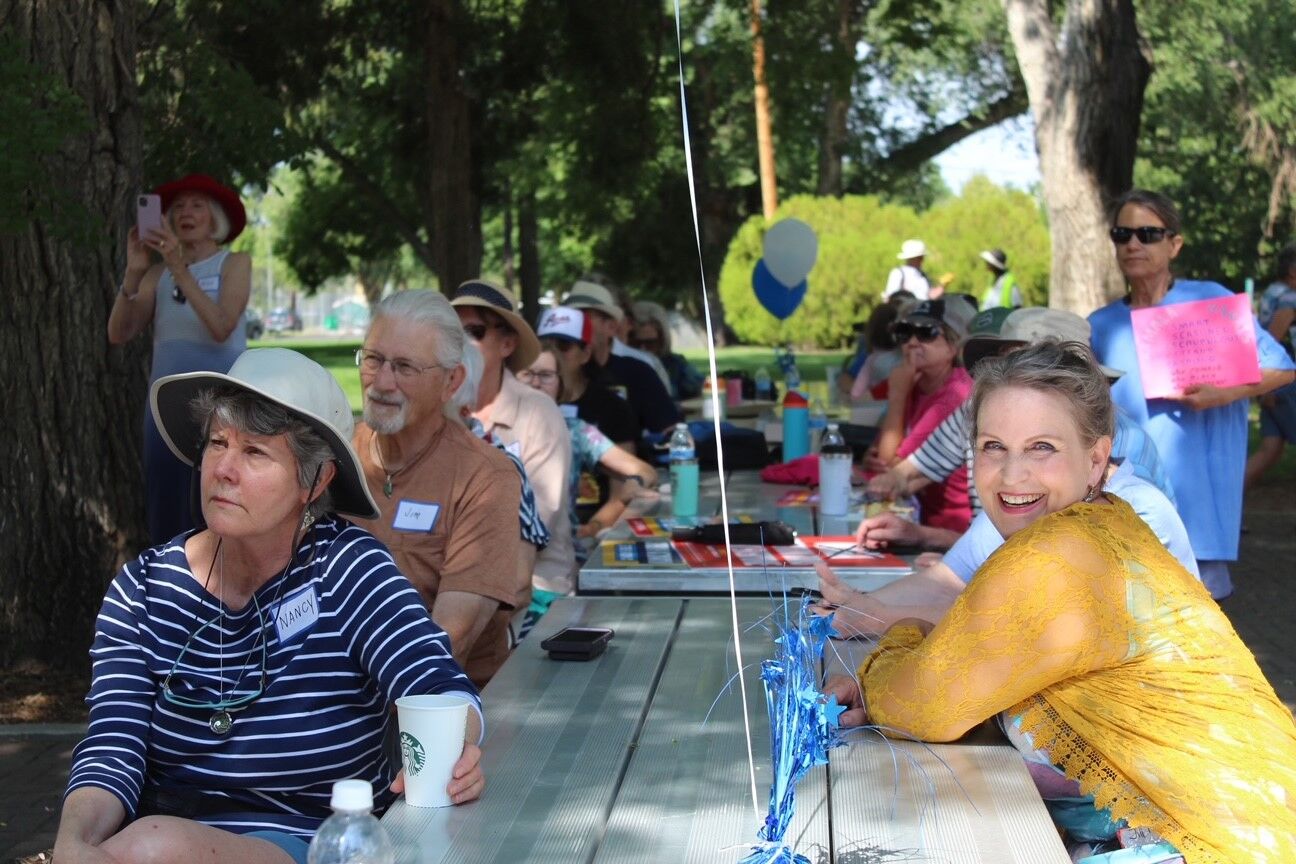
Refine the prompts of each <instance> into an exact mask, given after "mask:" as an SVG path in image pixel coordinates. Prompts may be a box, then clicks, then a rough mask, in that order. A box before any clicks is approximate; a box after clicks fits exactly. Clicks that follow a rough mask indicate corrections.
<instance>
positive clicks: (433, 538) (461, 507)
mask: <svg viewBox="0 0 1296 864" xmlns="http://www.w3.org/2000/svg"><path fill="white" fill-rule="evenodd" d="M464 338H465V337H464V331H463V327H462V326H460V324H459V316H458V315H457V314H456V313H455V310H454V309H453V307H451V306H450V303H449V301H448V300H446V298H445V296H444V295H442V294H441V293H440V292H438V291H403V292H399V293H396V294H393V295H391V296H390V297H388V298H387V299H386V300H384V301H383V302H382V303H380V304H378V306H377V307H376V308H375V309H374V311H373V319H372V321H371V323H370V325H369V332H368V333H367V334H366V335H365V341H364V347H363V348H361V349H360V350H359V351H357V352H356V364H357V365H358V366H359V367H360V385H361V387H362V388H363V391H364V422H363V423H360V424H357V426H356V432H355V437H354V439H353V441H352V443H353V444H354V446H355V450H356V453H357V454H359V456H360V462H361V464H362V466H363V467H364V473H365V480H366V482H367V483H368V484H369V489H370V491H371V492H372V493H373V497H374V500H375V501H377V502H378V509H379V510H380V511H381V512H382V515H381V516H380V517H379V518H378V519H377V520H374V521H360V522H359V523H358V524H360V525H361V526H362V527H364V528H366V529H367V530H369V531H371V532H372V533H373V534H374V535H375V536H376V537H377V538H378V539H379V540H381V541H382V542H383V543H385V544H386V545H387V548H388V549H390V550H391V553H392V557H393V558H395V559H396V565H397V566H398V567H399V568H400V570H401V572H402V573H404V574H405V576H406V577H407V578H408V579H409V580H410V581H411V582H412V583H414V587H416V588H418V590H419V593H421V594H422V595H423V600H424V602H425V603H427V605H428V608H429V609H430V610H431V611H432V618H433V620H435V621H436V623H437V624H439V625H440V626H441V627H442V629H444V630H445V631H446V633H448V634H449V636H450V644H451V649H452V650H453V652H454V656H455V659H456V660H458V661H459V663H460V665H462V666H463V667H464V670H465V671H466V672H467V673H468V676H469V677H470V678H471V679H472V681H473V683H474V684H476V685H477V686H479V687H480V686H482V685H484V684H485V683H486V682H487V681H489V680H490V677H491V676H492V675H494V674H495V671H496V670H497V669H498V668H499V667H500V664H502V663H503V662H504V660H505V659H506V658H507V657H508V650H509V639H508V622H509V618H510V616H511V613H512V610H513V609H514V606H515V605H516V604H520V606H519V607H518V608H522V609H525V608H526V606H527V604H528V603H530V600H531V598H530V592H529V590H527V591H526V592H525V596H524V597H519V596H518V587H519V586H518V584H517V583H518V577H517V573H518V556H519V554H520V551H521V550H520V548H519V546H520V544H521V539H520V537H519V533H518V521H517V520H518V505H519V501H520V496H521V481H520V479H519V476H518V472H517V471H516V470H515V469H514V467H513V465H512V463H510V462H509V460H508V457H507V456H505V455H504V454H503V453H501V452H499V451H498V450H496V449H495V448H494V447H492V446H491V445H489V444H487V443H485V442H483V441H481V440H480V439H478V438H477V437H476V436H474V435H473V434H472V433H471V432H469V431H468V430H467V429H466V428H465V427H464V426H463V424H461V423H456V422H452V421H450V420H447V419H446V416H445V408H446V405H447V404H448V403H449V402H450V401H451V399H452V397H453V396H454V393H455V391H456V390H457V389H458V388H459V386H460V384H461V383H462V382H463V380H464V367H463V350H464Z"/></svg>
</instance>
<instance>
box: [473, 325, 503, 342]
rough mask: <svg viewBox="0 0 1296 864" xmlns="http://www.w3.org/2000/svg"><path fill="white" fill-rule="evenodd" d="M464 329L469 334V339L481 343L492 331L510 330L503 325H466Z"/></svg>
mask: <svg viewBox="0 0 1296 864" xmlns="http://www.w3.org/2000/svg"><path fill="white" fill-rule="evenodd" d="M463 329H464V332H465V333H467V334H468V338H469V339H471V340H473V341H474V342H480V341H481V340H483V339H485V338H486V334H487V333H488V332H490V331H491V330H507V329H508V328H507V327H505V326H504V325H503V324H465V325H463Z"/></svg>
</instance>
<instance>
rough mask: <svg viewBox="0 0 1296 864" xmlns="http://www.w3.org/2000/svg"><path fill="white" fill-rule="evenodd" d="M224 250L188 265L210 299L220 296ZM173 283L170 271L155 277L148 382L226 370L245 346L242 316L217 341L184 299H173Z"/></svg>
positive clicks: (173, 278) (225, 253)
mask: <svg viewBox="0 0 1296 864" xmlns="http://www.w3.org/2000/svg"><path fill="white" fill-rule="evenodd" d="M229 254H230V253H229V250H228V249H221V250H220V251H218V252H216V253H215V254H214V255H212V256H210V257H208V258H204V259H203V260H202V261H197V262H195V263H193V264H190V265H189V272H190V273H191V274H193V277H194V279H195V280H197V282H198V285H199V287H201V288H202V290H203V291H205V292H206V293H207V296H209V297H211V299H212V301H213V302H216V301H218V300H219V299H220V287H221V267H223V266H224V264H225V259H226V258H228V257H229ZM175 288H176V284H175V277H174V276H172V275H171V271H170V270H165V271H164V272H163V273H162V276H161V278H160V279H158V284H157V291H156V292H155V293H154V297H153V369H152V371H151V372H150V373H149V383H150V384H151V383H152V382H154V381H156V380H157V379H158V378H161V377H163V376H164V375H175V374H178V373H181V372H202V371H207V372H228V371H229V368H230V366H232V365H233V364H234V360H235V359H236V358H237V357H238V356H239V355H240V354H242V353H243V350H244V349H245V348H247V335H246V329H245V318H244V315H239V320H238V323H237V324H236V325H235V327H234V330H233V331H232V332H231V333H230V335H229V338H227V339H226V340H225V341H224V342H217V341H216V340H215V339H213V338H212V335H211V333H210V332H209V331H208V330H207V328H206V326H204V325H203V323H202V321H201V320H199V318H198V315H197V314H196V313H195V312H194V310H193V306H192V305H190V304H189V303H188V302H187V301H186V302H184V303H178V302H176V299H175V297H174V296H173V294H174V292H175Z"/></svg>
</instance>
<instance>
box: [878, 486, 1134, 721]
mask: <svg viewBox="0 0 1296 864" xmlns="http://www.w3.org/2000/svg"><path fill="white" fill-rule="evenodd" d="M1099 506H1101V505H1099ZM1069 513H1070V510H1067V511H1062V512H1061V513H1057V514H1053V515H1052V516H1048V517H1045V518H1044V519H1041V520H1040V521H1039V522H1037V523H1036V524H1035V525H1033V526H1031V527H1030V528H1028V529H1026V530H1025V531H1022V532H1020V533H1019V534H1018V535H1016V536H1015V537H1013V538H1012V539H1011V540H1010V541H1009V542H1008V543H1006V544H1004V545H1003V546H1002V547H1000V549H999V550H998V551H997V552H995V554H994V555H992V556H991V557H990V559H989V560H987V561H986V563H985V564H984V565H983V566H982V567H981V569H980V570H978V571H977V573H976V575H975V576H973V578H972V582H971V583H970V584H969V585H968V587H967V588H966V589H965V590H964V591H963V593H962V594H961V595H960V596H959V598H958V600H957V601H955V603H954V606H953V607H952V608H951V609H950V611H949V613H948V614H947V615H946V616H945V618H944V619H943V620H942V621H941V622H940V623H939V624H938V625H937V626H936V627H935V629H933V630H932V632H931V633H930V634H929V635H928V636H927V637H926V638H923V637H922V634H921V632H920V631H919V630H918V629H917V628H916V627H911V626H904V627H896V628H892V629H891V630H890V631H888V632H887V633H886V635H884V636H883V638H882V640H881V642H880V643H879V645H878V647H877V649H876V650H875V651H874V652H873V653H872V654H871V655H870V656H869V658H868V659H867V660H865V661H864V663H863V664H862V665H861V666H860V668H859V670H858V677H859V682H860V687H861V689H862V692H863V693H864V700H865V704H866V706H867V709H868V714H869V717H870V720H871V722H873V723H876V724H878V725H880V726H883V727H886V728H888V729H891V730H895V731H896V732H899V733H902V734H908V735H912V736H915V737H917V738H920V739H922V740H924V741H952V740H954V739H956V738H958V737H959V736H961V735H963V733H965V732H967V731H968V730H969V729H971V728H972V727H973V726H975V725H976V724H977V723H980V722H981V721H982V720H985V719H986V718H988V717H991V716H993V715H994V714H996V713H998V712H999V711H1002V710H1004V709H1006V708H1010V707H1012V706H1013V705H1015V704H1017V703H1018V702H1020V701H1022V700H1023V699H1025V698H1026V697H1028V696H1031V695H1033V694H1035V693H1039V692H1040V691H1042V690H1044V689H1045V688H1046V687H1048V686H1049V685H1051V684H1054V683H1056V682H1058V681H1062V680H1065V679H1067V678H1071V677H1073V676H1076V675H1081V674H1083V673H1085V672H1089V671H1092V670H1094V669H1098V668H1101V667H1103V666H1104V665H1109V664H1112V663H1115V662H1118V661H1119V660H1120V659H1121V658H1122V657H1123V656H1124V655H1125V653H1126V652H1127V650H1128V644H1129V643H1128V635H1127V628H1126V626H1125V618H1124V614H1123V603H1124V596H1123V591H1124V588H1123V583H1122V581H1121V579H1120V577H1119V575H1118V573H1117V572H1116V571H1117V570H1118V568H1116V567H1113V566H1112V561H1111V559H1110V557H1109V555H1108V554H1107V553H1106V551H1105V550H1104V549H1103V548H1102V544H1101V543H1098V542H1095V540H1094V538H1093V537H1092V536H1091V534H1090V532H1089V531H1088V530H1087V529H1086V526H1085V523H1084V520H1079V519H1068V518H1065V516H1066V515H1067V514H1069Z"/></svg>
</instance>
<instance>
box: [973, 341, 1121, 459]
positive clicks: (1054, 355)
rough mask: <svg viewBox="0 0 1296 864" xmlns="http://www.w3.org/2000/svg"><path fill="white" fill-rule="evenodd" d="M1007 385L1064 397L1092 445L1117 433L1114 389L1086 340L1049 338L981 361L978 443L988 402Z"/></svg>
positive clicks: (975, 423)
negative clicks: (983, 407) (1084, 341)
mask: <svg viewBox="0 0 1296 864" xmlns="http://www.w3.org/2000/svg"><path fill="white" fill-rule="evenodd" d="M1002 387H1025V388H1027V389H1030V390H1039V391H1040V392H1042V393H1053V394H1055V395H1057V396H1061V397H1062V398H1064V399H1065V400H1066V402H1067V405H1068V406H1070V409H1071V418H1072V419H1073V420H1074V421H1075V424H1076V427H1077V428H1078V429H1079V430H1080V439H1081V440H1082V441H1084V443H1085V446H1086V447H1092V446H1093V445H1094V443H1095V442H1097V440H1098V439H1099V438H1102V437H1103V436H1107V437H1111V436H1112V435H1113V434H1114V431H1115V428H1116V406H1115V405H1114V404H1113V403H1112V398H1111V387H1110V386H1109V385H1108V383H1107V377H1106V376H1105V375H1104V374H1103V372H1102V370H1101V369H1100V368H1099V367H1098V361H1097V359H1096V358H1095V357H1094V353H1093V351H1092V350H1090V348H1089V346H1088V345H1086V344H1084V343H1083V342H1059V341H1058V340H1057V339H1051V338H1050V339H1044V340H1042V341H1040V342H1036V343H1034V344H1032V345H1027V346H1026V347H1025V348H1019V349H1018V350H1016V351H1011V352H1009V353H1008V354H1005V355H1003V356H1001V357H987V358H985V359H984V360H981V361H980V362H979V363H977V375H976V388H975V389H974V390H973V391H972V440H973V441H974V442H975V441H976V438H977V432H978V428H979V426H980V418H981V406H982V404H983V403H984V402H985V400H986V399H987V398H988V397H989V396H990V394H991V393H993V392H995V391H996V390H998V389H1000V388H1002Z"/></svg>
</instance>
